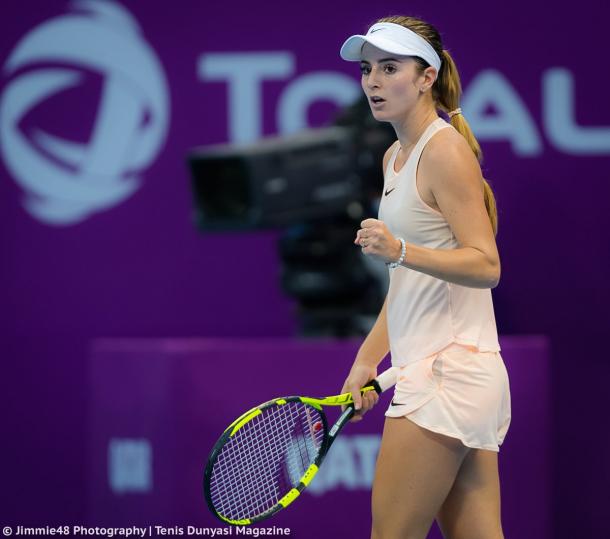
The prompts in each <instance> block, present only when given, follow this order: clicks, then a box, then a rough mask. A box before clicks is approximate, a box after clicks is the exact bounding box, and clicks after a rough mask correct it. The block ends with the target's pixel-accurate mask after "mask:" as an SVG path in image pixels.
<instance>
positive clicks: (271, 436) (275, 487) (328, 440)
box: [203, 368, 397, 525]
mask: <svg viewBox="0 0 610 539" xmlns="http://www.w3.org/2000/svg"><path fill="white" fill-rule="evenodd" d="M396 376H397V371H396V369H395V368H390V369H388V370H386V371H385V372H383V373H382V374H381V375H380V376H378V377H377V378H376V379H375V380H373V381H372V382H369V383H368V384H367V385H366V386H364V387H363V388H362V389H361V390H360V391H361V392H362V393H366V392H367V391H376V392H377V393H378V394H381V393H382V392H383V391H385V390H386V389H389V388H390V387H392V386H393V385H394V384H395V383H396ZM341 405H351V406H348V407H347V408H346V409H345V410H344V411H343V413H342V414H341V415H340V416H339V419H337V421H336V423H335V424H334V425H333V426H332V428H330V429H329V428H328V423H327V420H326V416H325V415H324V410H323V409H322V407H323V406H341ZM354 413H355V411H354V407H353V399H352V395H351V393H344V394H342V395H335V396H332V397H325V398H321V399H314V398H310V397H283V398H279V399H273V400H270V401H268V402H265V403H263V404H261V405H260V406H257V407H256V408H252V409H251V410H249V411H248V412H246V413H245V414H243V415H241V416H240V417H238V418H237V419H236V420H235V421H233V423H231V424H230V425H229V426H228V428H227V429H226V430H225V431H224V432H223V434H222V436H221V437H220V438H219V440H218V441H217V442H216V445H215V446H214V448H213V449H212V452H211V453H210V457H209V459H208V462H207V466H206V468H205V474H204V481H203V490H204V494H205V499H206V502H207V504H208V506H209V508H210V510H211V511H212V513H214V515H215V516H216V517H218V518H219V519H221V520H222V521H224V522H228V523H229V524H237V525H246V524H252V523H254V522H259V521H261V520H264V519H266V518H269V517H270V516H272V515H274V514H275V513H277V512H278V511H280V510H281V509H284V508H285V507H288V506H289V505H290V504H291V503H292V502H293V501H294V500H295V499H296V498H297V497H298V496H299V494H300V493H301V492H302V491H303V489H304V488H305V487H307V485H308V484H309V483H310V482H311V480H312V479H313V478H314V477H315V475H316V473H317V472H318V469H319V467H320V465H321V464H322V461H323V460H324V457H325V456H326V454H327V453H328V450H329V449H330V447H331V445H332V444H333V442H334V440H335V438H336V437H337V435H338V434H339V432H340V431H341V429H342V428H343V427H344V426H345V424H346V423H347V422H348V421H349V420H350V418H351V417H352V416H353V415H354Z"/></svg>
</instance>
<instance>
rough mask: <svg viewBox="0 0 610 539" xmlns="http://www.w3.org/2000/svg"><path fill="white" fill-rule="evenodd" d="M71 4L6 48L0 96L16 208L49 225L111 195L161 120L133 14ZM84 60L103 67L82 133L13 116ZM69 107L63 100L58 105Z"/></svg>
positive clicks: (80, 70) (152, 149)
mask: <svg viewBox="0 0 610 539" xmlns="http://www.w3.org/2000/svg"><path fill="white" fill-rule="evenodd" d="M72 7H73V8H74V12H72V13H70V14H66V15H64V16H61V17H57V18H53V19H50V20H48V21H46V22H44V23H43V24H41V25H40V26H38V27H36V28H34V29H33V30H32V31H30V32H29V33H28V34H26V35H25V36H24V37H23V39H22V40H21V41H20V42H19V43H18V44H17V46H16V47H15V49H14V50H13V51H12V52H11V54H10V55H9V57H8V59H7V61H6V63H5V65H4V74H5V76H7V77H11V76H12V77H13V78H12V79H10V80H9V81H8V84H7V85H6V86H5V88H4V91H3V94H2V96H1V98H0V149H1V151H2V155H3V157H4V162H5V163H6V166H7V168H8V170H9V171H10V172H11V174H12V175H13V177H14V179H15V180H16V181H17V182H18V183H19V184H20V185H21V187H22V188H23V189H24V191H25V193H26V196H25V200H24V201H23V204H24V207H25V209H26V210H27V211H28V213H29V214H30V215H32V216H33V217H35V218H36V219H38V220H40V221H42V222H44V223H47V224H52V225H60V226H61V225H70V224H75V223H78V222H81V221H83V220H84V219H86V218H87V217H89V216H91V215H92V214H94V213H95V212H99V211H102V210H106V209H108V208H111V207H113V206H116V205H117V204H119V203H121V202H122V201H124V200H125V199H127V198H128V197H129V196H130V195H132V194H133V193H134V192H135V191H136V190H137V189H138V187H139V186H140V183H141V179H140V177H139V175H138V173H139V172H141V171H142V170H143V169H144V168H146V167H147V166H148V165H149V164H150V163H151V162H152V161H153V160H154V159H155V157H156V156H157V153H158V151H159V149H160V147H161V145H162V144H163V142H164V140H165V136H166V134H167V128H168V122H169V95H168V88H167V82H166V80H165V75H164V73H163V69H162V67H161V64H160V63H159V61H158V60H157V57H156V55H155V53H154V51H153V50H152V48H151V47H150V46H149V45H148V44H147V43H146V42H145V41H144V39H143V37H142V34H141V30H140V27H139V25H138V23H137V21H136V20H135V19H134V18H133V17H132V16H131V14H130V13H129V12H127V11H126V10H125V8H123V7H122V6H120V5H119V4H117V3H115V2H111V1H109V0H104V1H100V0H76V1H75V2H72ZM85 70H88V71H94V72H96V73H99V74H100V75H101V76H102V77H103V87H102V92H101V98H100V101H99V105H98V110H97V112H96V115H95V121H94V125H93V129H92V132H91V135H90V137H89V140H88V141H87V143H79V142H74V141H72V140H67V139H64V138H60V137H58V136H56V135H53V134H51V133H48V132H45V131H43V130H42V129H40V128H36V129H32V130H29V132H28V133H27V135H26V133H24V132H23V130H22V129H21V128H20V126H19V123H20V121H21V120H22V119H23V118H24V116H25V115H26V114H27V113H28V112H29V111H31V110H32V109H33V108H34V107H36V106H38V105H39V104H41V103H43V102H44V101H46V100H48V99H49V98H51V97H52V96H54V95H56V94H58V93H60V92H62V91H65V90H67V89H70V88H73V87H75V86H78V85H80V84H82V83H83V81H84V79H85V77H86V73H85ZM61 112H62V114H65V115H70V112H71V111H70V110H62V111H61Z"/></svg>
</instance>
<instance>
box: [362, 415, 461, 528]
mask: <svg viewBox="0 0 610 539" xmlns="http://www.w3.org/2000/svg"><path fill="white" fill-rule="evenodd" d="M467 452H468V448H467V447H465V446H464V445H463V444H462V443H461V442H460V441H459V440H457V439H456V438H450V437H448V436H444V435H442V434H437V433H434V432H431V431H428V430H425V429H423V428H421V427H419V426H417V425H416V424H415V423H413V422H412V421H409V420H408V419H405V418H386V422H385V426H384V430H383V438H382V441H381V447H380V450H379V456H378V459H377V468H376V472H375V480H374V482H373V532H372V537H373V538H375V539H394V538H398V537H400V538H401V539H415V538H421V539H423V538H425V537H426V534H427V533H428V530H429V529H430V526H431V524H432V522H433V520H434V518H435V516H436V515H437V513H438V511H439V509H440V507H441V505H442V503H443V501H444V500H445V498H446V497H447V494H448V493H449V491H450V490H451V486H452V485H453V482H454V480H455V477H456V474H457V472H458V470H459V468H460V465H461V463H462V461H463V460H464V457H465V456H466V454H467Z"/></svg>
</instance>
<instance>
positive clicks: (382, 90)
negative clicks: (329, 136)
mask: <svg viewBox="0 0 610 539" xmlns="http://www.w3.org/2000/svg"><path fill="white" fill-rule="evenodd" d="M360 71H361V73H362V79H361V84H362V89H363V90H364V93H365V94H366V96H367V98H368V101H369V105H370V107H371V111H372V112H373V116H374V117H375V119H376V120H379V121H385V122H389V121H400V120H401V119H404V117H405V115H406V114H407V113H408V111H409V110H411V109H412V108H413V107H414V106H415V103H416V102H417V99H418V96H419V93H420V87H421V86H422V85H423V83H424V82H425V77H424V75H423V74H422V75H419V74H418V72H417V63H416V62H415V60H414V59H413V58H412V57H410V56H398V55H396V54H392V53H388V52H385V51H382V50H381V49H378V48H377V47H374V46H373V45H371V44H370V43H365V44H364V47H363V48H362V60H361V61H360ZM376 101H378V102H376Z"/></svg>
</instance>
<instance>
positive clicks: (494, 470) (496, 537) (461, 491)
mask: <svg viewBox="0 0 610 539" xmlns="http://www.w3.org/2000/svg"><path fill="white" fill-rule="evenodd" d="M437 520H438V524H439V527H440V528H441V531H442V532H443V536H444V537H445V538H446V539H501V538H502V537H504V536H503V534H502V525H501V523H500V480H499V477H498V453H496V452H494V451H487V450H485V449H472V450H471V451H470V452H469V453H468V455H467V456H466V458H465V459H464V462H463V463H462V466H461V467H460V470H459V471H458V473H457V476H456V478H455V482H454V484H453V486H452V487H451V491H450V492H449V495H448V496H447V499H446V500H445V502H444V503H443V505H442V507H441V509H440V511H439V513H438V516H437Z"/></svg>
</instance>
